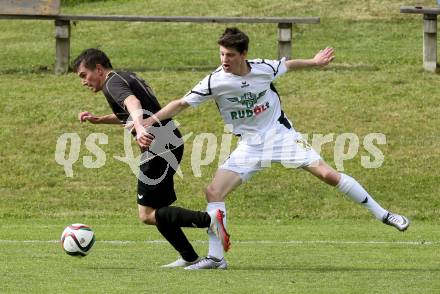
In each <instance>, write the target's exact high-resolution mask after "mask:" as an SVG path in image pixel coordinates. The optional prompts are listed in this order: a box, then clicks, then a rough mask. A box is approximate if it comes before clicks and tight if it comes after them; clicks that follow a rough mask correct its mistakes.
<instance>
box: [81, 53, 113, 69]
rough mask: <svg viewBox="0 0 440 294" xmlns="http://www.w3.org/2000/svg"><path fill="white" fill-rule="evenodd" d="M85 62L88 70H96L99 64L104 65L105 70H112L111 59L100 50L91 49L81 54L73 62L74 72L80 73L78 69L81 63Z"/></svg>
mask: <svg viewBox="0 0 440 294" xmlns="http://www.w3.org/2000/svg"><path fill="white" fill-rule="evenodd" d="M82 62H84V66H85V67H86V68H88V69H91V70H93V69H95V68H96V65H97V64H100V65H102V66H103V67H104V68H109V69H112V68H113V67H112V64H111V63H110V59H109V58H108V57H107V55H105V53H104V52H102V51H101V50H99V49H95V48H89V49H86V50H84V51H83V52H81V54H80V55H78V57H77V58H76V59H75V60H74V61H73V71H74V72H78V68H79V66H80V65H81V63H82Z"/></svg>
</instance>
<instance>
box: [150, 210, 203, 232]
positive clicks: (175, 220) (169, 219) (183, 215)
mask: <svg viewBox="0 0 440 294" xmlns="http://www.w3.org/2000/svg"><path fill="white" fill-rule="evenodd" d="M156 223H157V224H159V225H162V226H176V227H193V228H194V227H195V228H207V227H209V225H210V224H211V217H210V216H209V214H208V213H207V212H203V211H194V210H189V209H185V208H182V207H176V206H166V207H161V208H159V209H157V210H156Z"/></svg>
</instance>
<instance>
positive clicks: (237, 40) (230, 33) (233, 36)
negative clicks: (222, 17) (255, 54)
mask: <svg viewBox="0 0 440 294" xmlns="http://www.w3.org/2000/svg"><path fill="white" fill-rule="evenodd" d="M217 44H219V45H220V46H223V47H225V48H232V49H236V50H237V51H238V52H240V53H243V52H244V51H247V50H248V47H249V37H248V36H247V35H246V34H245V33H243V32H242V31H240V30H239V29H237V28H226V29H225V31H224V32H223V34H222V35H221V36H220V38H219V39H218V41H217Z"/></svg>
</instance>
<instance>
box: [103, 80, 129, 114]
mask: <svg viewBox="0 0 440 294" xmlns="http://www.w3.org/2000/svg"><path fill="white" fill-rule="evenodd" d="M106 87H107V91H108V93H109V94H110V96H111V97H112V99H113V100H114V101H115V102H117V103H118V104H119V105H120V106H121V107H124V100H125V99H127V97H128V96H131V95H134V94H133V91H132V90H131V89H130V86H129V85H128V82H127V81H125V80H124V79H122V78H121V77H119V76H116V75H115V76H113V77H111V78H110V80H109V81H108V82H107V84H106Z"/></svg>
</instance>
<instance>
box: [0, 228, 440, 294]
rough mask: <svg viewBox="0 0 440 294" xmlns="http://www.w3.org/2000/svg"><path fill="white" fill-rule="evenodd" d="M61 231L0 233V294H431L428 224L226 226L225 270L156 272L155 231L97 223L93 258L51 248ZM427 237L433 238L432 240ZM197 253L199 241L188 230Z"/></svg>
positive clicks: (163, 259)
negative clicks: (401, 227)
mask: <svg viewBox="0 0 440 294" xmlns="http://www.w3.org/2000/svg"><path fill="white" fill-rule="evenodd" d="M63 225H64V224H62V223H58V222H57V223H54V222H53V221H40V222H39V223H32V222H29V221H24V222H18V223H10V224H6V225H4V226H2V228H1V230H0V233H1V236H6V237H9V238H11V239H4V240H0V248H1V249H0V254H1V255H2V256H4V264H3V266H2V269H1V270H0V273H1V276H0V282H1V284H2V293H23V292H26V293H59V292H63V293H121V292H126V293H144V292H152V293H222V292H224V291H225V290H226V289H227V291H228V293H436V291H437V290H438V288H439V287H440V282H439V281H438V279H437V276H438V274H439V268H438V265H439V264H438V260H437V259H436V258H435V256H437V251H438V250H439V246H440V234H438V233H435V231H434V229H435V226H433V225H430V224H427V223H423V222H422V223H417V224H414V226H413V227H412V228H411V230H410V231H408V232H406V233H403V234H402V233H399V232H397V231H395V229H393V228H391V227H385V226H382V225H381V224H380V223H377V222H373V221H371V222H368V221H367V222H355V221H331V222H325V221H296V222H292V223H289V224H279V225H274V224H267V223H256V224H255V223H253V224H230V227H231V230H232V232H233V240H234V243H233V248H232V249H231V251H230V252H229V253H228V254H227V255H226V258H227V260H228V262H229V263H230V267H229V269H228V270H227V271H202V272H199V271H197V272H188V271H185V270H183V269H180V268H179V269H162V268H160V265H162V264H165V263H168V262H170V261H172V259H173V258H175V255H176V254H175V252H174V251H173V249H172V248H171V246H170V245H168V244H167V243H166V242H165V241H164V240H163V239H162V238H161V237H160V235H159V234H158V233H157V232H156V231H155V230H154V229H152V228H147V229H146V228H145V227H144V226H143V225H140V224H136V223H123V224H108V222H101V223H96V225H95V232H96V236H97V242H96V244H95V247H94V248H93V249H92V252H91V253H90V255H88V256H87V257H84V258H77V257H72V256H69V255H67V254H65V253H64V252H63V250H62V249H61V246H60V245H59V243H58V237H59V236H58V233H60V232H61V231H62V229H63ZM433 232H434V233H433ZM187 233H188V235H189V236H190V238H191V239H192V240H193V242H194V245H195V248H196V249H197V250H198V251H199V252H204V251H205V250H206V247H207V243H206V234H205V233H204V232H202V230H196V229H188V230H187Z"/></svg>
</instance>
